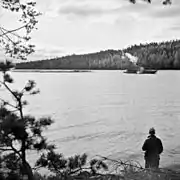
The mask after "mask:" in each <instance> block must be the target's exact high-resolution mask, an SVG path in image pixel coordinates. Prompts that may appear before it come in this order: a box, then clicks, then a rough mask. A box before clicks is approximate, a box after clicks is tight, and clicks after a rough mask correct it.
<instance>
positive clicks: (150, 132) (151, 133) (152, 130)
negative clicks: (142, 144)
mask: <svg viewBox="0 0 180 180" xmlns="http://www.w3.org/2000/svg"><path fill="white" fill-rule="evenodd" d="M155 133H156V131H155V129H154V128H153V127H152V128H150V129H149V134H150V135H155Z"/></svg>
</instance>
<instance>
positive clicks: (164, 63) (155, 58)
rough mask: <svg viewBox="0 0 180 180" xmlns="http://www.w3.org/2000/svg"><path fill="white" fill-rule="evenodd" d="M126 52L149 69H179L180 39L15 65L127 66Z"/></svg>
mask: <svg viewBox="0 0 180 180" xmlns="http://www.w3.org/2000/svg"><path fill="white" fill-rule="evenodd" d="M126 53H130V54H132V55H133V56H136V57H138V61H137V64H138V65H139V66H143V67H145V68H147V69H148V68H153V69H180V40H173V41H166V42H160V43H149V44H140V45H133V46H130V47H128V48H126V49H122V50H106V51H100V52H97V53H91V54H83V55H75V54H74V55H69V56H64V57H56V58H52V59H45V60H38V61H31V62H23V63H19V64H17V65H16V69H127V68H131V67H132V66H133V63H132V62H131V61H130V59H129V58H128V57H127V56H126V55H125V56H124V54H126Z"/></svg>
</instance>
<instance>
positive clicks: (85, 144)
mask: <svg viewBox="0 0 180 180" xmlns="http://www.w3.org/2000/svg"><path fill="white" fill-rule="evenodd" d="M13 76H14V78H15V80H16V83H15V84H14V86H15V87H22V86H23V85H24V84H25V82H26V81H27V80H28V79H33V80H35V81H36V82H37V87H38V88H40V90H41V93H40V94H39V95H36V96H31V97H30V96H28V97H27V100H28V101H29V105H28V106H27V108H26V109H25V111H26V113H31V114H34V115H36V116H39V117H41V116H51V117H52V118H53V119H54V120H55V123H54V124H53V125H52V126H51V127H50V128H49V130H47V131H46V132H45V135H46V136H47V137H48V139H49V140H50V141H51V142H53V143H55V144H56V145H57V148H58V151H59V152H63V153H64V154H65V155H66V156H69V155H73V154H76V153H84V152H86V153H87V154H88V155H89V156H90V157H94V156H95V155H97V154H100V155H104V156H109V157H111V158H116V159H117V158H120V159H134V160H137V161H139V162H140V163H141V164H142V165H143V163H144V160H143V152H142V150H141V147H142V144H143V141H144V140H145V138H146V137H147V135H148V134H147V133H148V130H149V128H150V127H152V126H153V127H155V128H156V130H157V136H158V137H160V138H161V139H162V142H163V145H164V153H163V154H162V156H161V167H165V166H169V165H172V164H180V143H179V139H180V130H179V129H180V71H159V72H158V73H157V74H156V75H133V74H123V73H122V72H121V71H92V72H86V73H18V72H14V73H13ZM0 96H6V97H7V98H9V97H8V96H7V94H5V92H4V91H2V90H1V91H0ZM34 157H35V156H33V154H30V159H31V160H33V158H34Z"/></svg>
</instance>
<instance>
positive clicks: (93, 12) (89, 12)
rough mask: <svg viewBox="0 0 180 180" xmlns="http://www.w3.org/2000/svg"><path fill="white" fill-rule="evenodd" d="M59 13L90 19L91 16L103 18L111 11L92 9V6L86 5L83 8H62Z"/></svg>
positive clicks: (72, 6)
mask: <svg viewBox="0 0 180 180" xmlns="http://www.w3.org/2000/svg"><path fill="white" fill-rule="evenodd" d="M59 13H60V14H65V15H74V16H81V17H89V16H101V15H103V14H105V13H109V10H107V9H103V8H100V7H91V6H89V7H87V6H85V5H82V6H76V5H71V6H64V7H62V8H60V9H59Z"/></svg>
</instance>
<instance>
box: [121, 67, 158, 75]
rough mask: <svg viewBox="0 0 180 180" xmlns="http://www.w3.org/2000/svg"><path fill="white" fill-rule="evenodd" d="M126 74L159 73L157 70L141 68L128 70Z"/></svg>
mask: <svg viewBox="0 0 180 180" xmlns="http://www.w3.org/2000/svg"><path fill="white" fill-rule="evenodd" d="M124 73H127V74H155V73H157V70H155V69H145V68H143V67H140V68H139V69H126V70H125V71H124Z"/></svg>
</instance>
